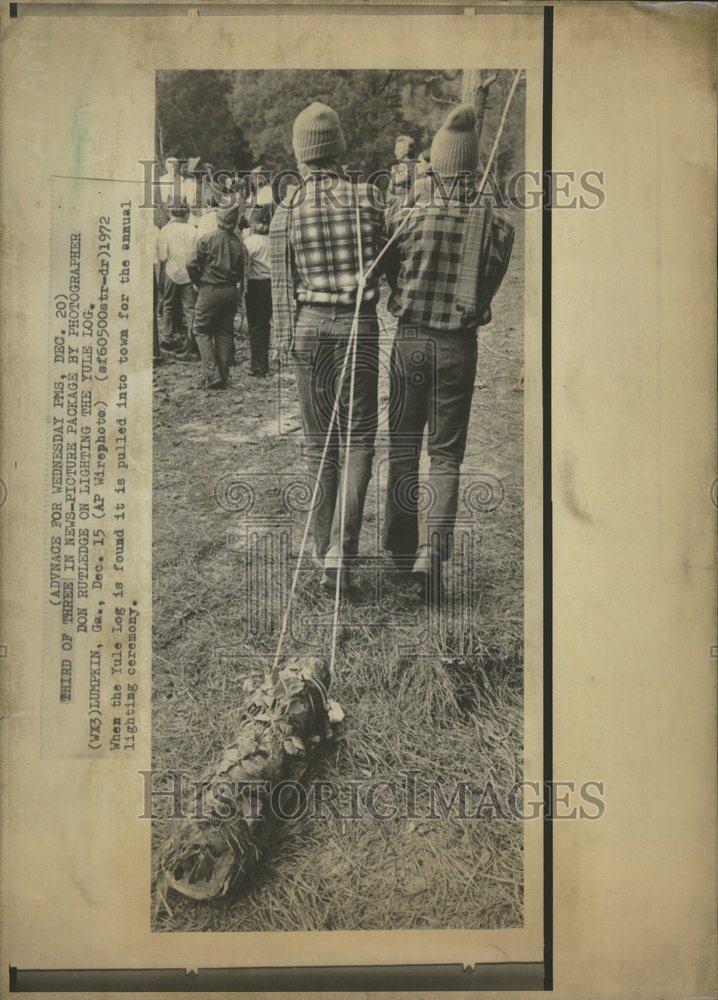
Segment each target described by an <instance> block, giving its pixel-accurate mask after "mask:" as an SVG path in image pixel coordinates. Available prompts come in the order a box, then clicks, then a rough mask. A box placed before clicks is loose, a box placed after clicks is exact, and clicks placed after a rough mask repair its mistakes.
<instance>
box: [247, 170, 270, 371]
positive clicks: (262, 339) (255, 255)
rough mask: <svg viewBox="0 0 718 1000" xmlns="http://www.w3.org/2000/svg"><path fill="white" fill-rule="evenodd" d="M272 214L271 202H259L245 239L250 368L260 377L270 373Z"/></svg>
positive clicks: (251, 217) (252, 214)
mask: <svg viewBox="0 0 718 1000" xmlns="http://www.w3.org/2000/svg"><path fill="white" fill-rule="evenodd" d="M263 190H266V189H263ZM271 218H272V211H271V204H269V203H265V204H263V205H259V204H258V205H256V206H255V208H254V209H253V210H252V212H251V215H250V226H251V230H252V231H251V233H250V235H249V236H247V238H246V239H245V245H246V247H247V254H248V257H249V273H248V282H247V295H246V300H245V305H246V309H247V323H248V325H249V349H250V354H251V367H250V372H251V374H252V375H257V376H259V377H263V376H265V375H268V374H269V329H270V324H271V321H272V280H271V279H272V270H271V263H270V252H269V224H270V222H271Z"/></svg>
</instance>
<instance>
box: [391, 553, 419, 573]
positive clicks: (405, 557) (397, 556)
mask: <svg viewBox="0 0 718 1000" xmlns="http://www.w3.org/2000/svg"><path fill="white" fill-rule="evenodd" d="M388 556H389V563H390V565H391V568H392V571H393V572H394V573H396V575H397V576H400V577H405V576H410V575H411V574H412V573H413V571H414V560H415V557H414V555H413V554H407V553H405V552H389V553H388Z"/></svg>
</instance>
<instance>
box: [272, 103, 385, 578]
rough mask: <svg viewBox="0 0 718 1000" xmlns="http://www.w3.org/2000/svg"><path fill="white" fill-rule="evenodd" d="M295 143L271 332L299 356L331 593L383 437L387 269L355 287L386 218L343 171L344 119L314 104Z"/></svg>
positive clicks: (299, 123)
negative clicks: (380, 402) (296, 183)
mask: <svg viewBox="0 0 718 1000" xmlns="http://www.w3.org/2000/svg"><path fill="white" fill-rule="evenodd" d="M292 142H293V147H294V153H295V156H296V159H297V163H298V165H299V172H300V174H301V175H302V179H303V185H302V188H300V189H299V190H298V191H296V192H295V193H294V194H293V195H292V196H291V197H290V198H288V199H285V200H283V201H282V202H281V203H280V205H279V206H278V207H277V210H276V211H275V213H274V217H273V219H272V223H271V226H270V241H271V256H272V306H273V310H274V312H273V329H274V332H275V336H276V337H277V340H278V343H279V344H281V345H288V346H290V348H291V356H292V358H293V361H294V368H295V377H296V383H297V393H298V396H299V408H300V413H301V417H302V423H303V429H304V437H305V456H306V459H307V464H308V467H309V472H310V475H311V476H312V478H313V479H314V480H315V482H316V479H317V477H319V488H318V494H317V501H316V504H315V506H314V509H313V511H312V513H311V519H312V522H311V523H312V532H313V536H314V549H315V557H316V559H317V562H318V563H319V565H320V566H322V567H323V569H324V574H323V576H322V586H323V587H325V588H326V589H330V590H333V589H334V587H335V586H336V585H338V586H339V588H340V590H341V591H345V590H347V589H348V588H349V586H350V583H351V577H350V569H351V564H352V562H353V561H354V557H355V556H356V555H357V551H358V545H359V535H360V531H361V526H362V519H363V512H364V502H365V498H366V492H367V487H368V485H369V481H370V479H371V474H372V464H373V456H374V440H375V436H376V427H377V381H378V350H379V348H378V338H379V330H378V323H377V316H376V303H377V299H378V294H379V292H378V280H379V270H380V268H379V267H377V268H375V270H374V271H373V272H372V274H371V276H370V277H369V278H368V280H367V281H366V283H364V282H360V281H359V280H358V278H359V276H360V274H361V273H362V271H366V269H367V268H368V267H369V266H370V265H372V264H373V262H374V261H375V260H376V258H377V257H378V255H379V253H380V252H381V249H382V247H383V246H384V243H385V227H384V215H383V212H382V211H381V209H380V208H379V207H378V206H379V204H380V196H379V194H378V192H376V191H374V190H372V189H370V187H369V185H367V184H363V183H362V184H360V183H353V182H352V181H350V179H349V178H347V177H346V176H345V175H344V173H343V172H342V170H341V166H340V164H341V163H342V162H343V154H344V153H345V151H346V142H345V139H344V133H343V132H342V128H341V124H340V121H339V116H338V115H337V113H336V112H335V111H334V110H333V109H332V108H330V107H328V106H327V105H326V104H321V103H318V102H315V103H313V104H311V105H310V106H309V107H308V108H305V110H304V111H302V112H301V113H300V114H299V115H298V116H297V118H296V120H295V122H294V127H293V132H292ZM300 195H302V196H301V197H300ZM358 296H360V298H359V312H358V316H359V323H358V337H357V341H356V357H357V364H356V368H355V378H354V382H353V386H354V391H353V405H352V407H351V413H350V393H351V387H352V380H351V377H350V374H351V372H350V368H351V365H348V366H347V369H346V377H345V378H344V379H343V381H342V380H341V378H340V373H341V369H342V365H343V361H344V359H345V357H347V347H348V344H349V339H350V335H351V330H352V325H353V318H354V313H355V306H356V305H357V297H358ZM349 353H350V356H351V353H352V352H349ZM340 384H341V389H338V386H339V385H340ZM335 402H336V403H337V407H338V422H337V421H335V423H334V429H333V431H332V433H331V435H330V436H329V439H328V451H327V455H326V460H325V463H324V466H323V468H322V472H321V476H320V474H319V469H320V464H321V456H322V453H323V451H324V444H325V439H326V438H327V432H328V429H329V426H330V421H331V415H332V411H333V408H334V405H335ZM337 423H338V426H337ZM349 432H351V448H350V451H349V454H348V455H347V453H346V444H347V440H348V434H349ZM341 444H343V445H344V456H343V462H341V461H340V459H341V457H342V456H341V450H342V449H341V448H340V445H341ZM340 470H341V471H340ZM345 484H346V503H345V505H344V504H343V502H342V497H343V494H344V486H345ZM343 506H345V517H344V519H343V520H344V531H343V545H342V544H341V539H342V530H341V522H342V514H341V511H342V507H343ZM337 574H339V579H338V580H337Z"/></svg>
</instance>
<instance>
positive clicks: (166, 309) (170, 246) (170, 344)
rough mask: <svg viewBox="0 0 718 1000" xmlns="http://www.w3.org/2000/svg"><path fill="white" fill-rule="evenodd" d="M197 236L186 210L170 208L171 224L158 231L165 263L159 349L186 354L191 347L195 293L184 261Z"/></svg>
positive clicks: (160, 253) (160, 255)
mask: <svg viewBox="0 0 718 1000" xmlns="http://www.w3.org/2000/svg"><path fill="white" fill-rule="evenodd" d="M196 239H197V234H196V230H195V228H194V226H191V225H190V224H189V207H188V206H187V205H184V204H182V205H176V206H173V207H171V208H170V221H169V222H168V223H167V225H165V226H163V227H162V229H161V230H160V235H159V238H158V249H157V257H158V260H159V261H160V263H162V264H164V269H165V277H164V287H163V289H162V320H163V326H164V338H163V340H162V342H161V343H162V347H164V348H166V349H167V350H177V349H178V348H179V351H180V352H181V353H182V354H185V355H187V354H188V352H190V351H191V347H192V326H193V322H194V308H195V298H196V292H195V290H194V288H193V287H192V282H191V280H190V276H189V274H188V272H187V261H188V260H189V257H190V255H191V254H192V251H193V250H194V244H195V240H196Z"/></svg>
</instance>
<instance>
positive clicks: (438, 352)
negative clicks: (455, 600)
mask: <svg viewBox="0 0 718 1000" xmlns="http://www.w3.org/2000/svg"><path fill="white" fill-rule="evenodd" d="M476 351H477V348H476V333H475V332H474V331H470V330H460V331H454V332H450V333H449V332H445V331H442V330H430V329H427V328H423V329H418V330H417V329H416V328H415V327H402V326H401V324H400V325H399V329H398V330H397V333H396V337H395V339H394V345H393V347H392V354H391V403H390V411H389V475H388V482H387V493H386V506H385V511H384V539H383V541H384V547H385V548H386V549H388V550H389V551H391V552H393V553H394V554H395V555H397V556H406V557H409V556H413V555H415V554H416V552H417V549H418V548H424V547H429V548H430V549H431V550H432V551H434V552H436V553H437V554H439V555H440V556H441V558H442V559H447V558H448V557H449V555H450V554H451V546H452V539H453V531H454V523H455V521H456V510H457V507H458V497H459V470H460V468H461V463H462V462H463V460H464V451H465V449H466V435H467V431H468V427H469V416H470V414H471V399H472V396H473V393H474V380H475V377H476ZM427 424H428V433H427V450H428V453H429V459H430V469H429V476H428V482H427V483H426V485H425V488H424V490H423V491H421V490H420V488H419V459H420V456H421V446H422V439H423V435H424V428H425V427H426V425H427ZM420 503H421V506H422V509H423V510H424V513H425V515H426V516H425V525H424V531H423V534H422V537H421V539H420V538H419V517H418V513H419V505H420Z"/></svg>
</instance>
